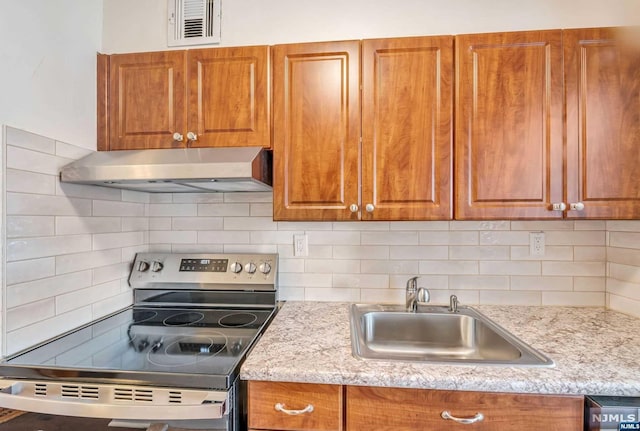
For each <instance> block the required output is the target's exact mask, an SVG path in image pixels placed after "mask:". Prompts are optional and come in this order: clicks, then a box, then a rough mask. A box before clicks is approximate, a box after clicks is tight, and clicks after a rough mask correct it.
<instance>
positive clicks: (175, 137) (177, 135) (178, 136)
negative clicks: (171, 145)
mask: <svg viewBox="0 0 640 431" xmlns="http://www.w3.org/2000/svg"><path fill="white" fill-rule="evenodd" d="M183 139H184V136H182V135H181V134H180V133H178V132H176V133H174V134H173V140H174V141H177V142H182V140H183Z"/></svg>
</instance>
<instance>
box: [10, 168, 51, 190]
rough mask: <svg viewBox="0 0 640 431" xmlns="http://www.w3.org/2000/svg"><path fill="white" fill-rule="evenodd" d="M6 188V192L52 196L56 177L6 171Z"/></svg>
mask: <svg viewBox="0 0 640 431" xmlns="http://www.w3.org/2000/svg"><path fill="white" fill-rule="evenodd" d="M6 172H7V179H6V186H7V191H8V192H19V193H35V194H40V195H54V194H55V192H56V177H55V176H53V175H47V174H40V173H37V172H27V171H19V170H16V169H7V171H6Z"/></svg>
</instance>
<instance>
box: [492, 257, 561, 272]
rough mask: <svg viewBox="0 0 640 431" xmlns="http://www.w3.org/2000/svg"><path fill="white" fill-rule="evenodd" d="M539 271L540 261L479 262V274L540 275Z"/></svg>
mask: <svg viewBox="0 0 640 431" xmlns="http://www.w3.org/2000/svg"><path fill="white" fill-rule="evenodd" d="M541 273H542V272H541V266H540V262H524V261H523V262H518V261H508V260H505V261H499V260H495V261H486V262H485V261H482V262H480V274H495V275H540V274H541ZM549 275H553V274H549Z"/></svg>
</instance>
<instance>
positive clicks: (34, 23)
mask: <svg viewBox="0 0 640 431" xmlns="http://www.w3.org/2000/svg"><path fill="white" fill-rule="evenodd" d="M159 2H160V1H159ZM102 9H103V5H102V0H55V1H54V0H14V1H9V0H2V1H0V124H6V125H10V126H13V127H17V128H20V129H26V130H30V131H33V132H35V133H39V134H41V135H45V136H51V137H54V138H55V139H59V140H61V141H65V142H73V143H74V144H76V145H80V146H83V147H86V148H91V149H95V146H96V66H95V63H96V60H95V55H96V52H97V51H99V50H100V47H101V39H102V15H103V14H102Z"/></svg>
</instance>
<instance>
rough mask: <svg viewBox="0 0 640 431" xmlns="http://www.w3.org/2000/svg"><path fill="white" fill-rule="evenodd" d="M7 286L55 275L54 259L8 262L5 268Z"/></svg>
mask: <svg viewBox="0 0 640 431" xmlns="http://www.w3.org/2000/svg"><path fill="white" fill-rule="evenodd" d="M5 272H6V280H7V285H11V284H16V283H24V282H26V281H32V280H38V279H40V278H46V277H53V276H54V275H55V274H56V260H55V257H45V258H41V259H30V260H20V261H17V262H8V263H7V264H6V266H5Z"/></svg>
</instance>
